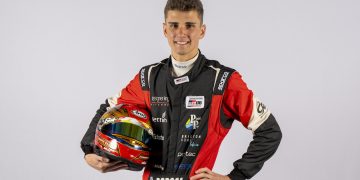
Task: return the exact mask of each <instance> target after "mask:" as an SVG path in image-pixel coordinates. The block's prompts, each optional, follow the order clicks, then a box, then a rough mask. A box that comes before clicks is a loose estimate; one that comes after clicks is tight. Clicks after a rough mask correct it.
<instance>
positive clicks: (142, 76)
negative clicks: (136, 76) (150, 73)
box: [140, 68, 146, 87]
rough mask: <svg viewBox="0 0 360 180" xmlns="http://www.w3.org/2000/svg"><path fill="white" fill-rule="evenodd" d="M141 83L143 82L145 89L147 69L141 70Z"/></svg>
mask: <svg viewBox="0 0 360 180" xmlns="http://www.w3.org/2000/svg"><path fill="white" fill-rule="evenodd" d="M140 81H141V87H145V85H146V84H145V68H143V69H141V71H140Z"/></svg>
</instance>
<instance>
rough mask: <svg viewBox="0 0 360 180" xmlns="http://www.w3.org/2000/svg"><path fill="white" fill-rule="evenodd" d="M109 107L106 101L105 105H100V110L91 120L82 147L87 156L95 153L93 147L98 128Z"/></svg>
mask: <svg viewBox="0 0 360 180" xmlns="http://www.w3.org/2000/svg"><path fill="white" fill-rule="evenodd" d="M108 107H110V105H109V103H108V101H107V100H106V101H105V103H104V104H101V105H100V108H99V109H98V110H97V111H96V114H95V116H94V118H93V119H92V120H91V122H90V124H89V128H88V129H87V131H86V133H85V135H84V137H83V138H82V140H81V143H80V147H81V149H82V150H83V152H84V153H85V155H86V154H91V153H94V149H93V147H94V139H95V131H96V126H97V124H98V121H99V119H100V118H101V116H102V115H103V114H104V113H105V112H106V111H107V108H108Z"/></svg>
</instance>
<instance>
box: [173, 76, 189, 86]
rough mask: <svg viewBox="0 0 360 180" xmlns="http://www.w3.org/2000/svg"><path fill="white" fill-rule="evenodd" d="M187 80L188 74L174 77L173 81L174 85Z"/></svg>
mask: <svg viewBox="0 0 360 180" xmlns="http://www.w3.org/2000/svg"><path fill="white" fill-rule="evenodd" d="M189 81H190V80H189V77H188V76H184V77H180V78H176V79H174V82H175V84H176V85H178V84H182V83H186V82H189Z"/></svg>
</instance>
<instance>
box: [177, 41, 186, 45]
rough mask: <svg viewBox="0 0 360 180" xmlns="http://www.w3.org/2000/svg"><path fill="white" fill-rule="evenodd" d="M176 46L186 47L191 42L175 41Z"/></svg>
mask: <svg viewBox="0 0 360 180" xmlns="http://www.w3.org/2000/svg"><path fill="white" fill-rule="evenodd" d="M174 43H175V44H178V45H186V44H189V43H190V41H174Z"/></svg>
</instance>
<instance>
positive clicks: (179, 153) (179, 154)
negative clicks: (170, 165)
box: [177, 152, 196, 157]
mask: <svg viewBox="0 0 360 180" xmlns="http://www.w3.org/2000/svg"><path fill="white" fill-rule="evenodd" d="M195 155H196V153H193V152H185V153H183V152H178V154H177V157H184V156H186V157H195Z"/></svg>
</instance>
